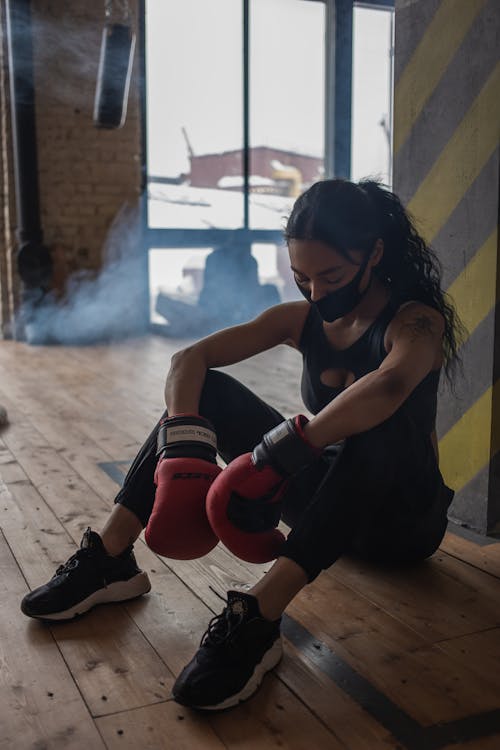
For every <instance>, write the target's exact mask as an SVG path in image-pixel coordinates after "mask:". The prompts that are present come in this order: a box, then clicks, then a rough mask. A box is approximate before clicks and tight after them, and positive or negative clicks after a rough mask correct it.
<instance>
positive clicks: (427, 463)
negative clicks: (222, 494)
mask: <svg viewBox="0 0 500 750" xmlns="http://www.w3.org/2000/svg"><path fill="white" fill-rule="evenodd" d="M199 413H200V414H201V415H202V416H203V417H205V418H206V419H208V420H209V421H210V422H211V423H212V425H213V427H214V429H215V432H216V434H217V443H218V451H219V453H220V455H221V456H222V458H223V459H224V461H226V463H229V461H232V460H233V459H234V458H236V456H239V455H241V454H242V453H247V452H249V451H251V450H252V449H253V448H254V446H255V445H256V444H257V443H259V442H260V440H261V439H262V436H263V435H264V433H266V432H267V431H268V430H270V429H271V428H272V427H275V426H276V425H277V424H279V423H280V422H282V421H283V420H284V419H285V417H283V415H282V414H280V413H279V412H278V411H276V409H273V408H272V407H271V406H269V405H268V404H266V403H265V402H264V401H262V400H261V399H260V398H258V397H257V396H256V395H255V394H254V393H252V391H250V390H249V389H248V388H246V387H245V386H244V385H242V384H241V383H239V382H238V381H237V380H235V379H234V378H232V377H231V376H229V375H226V374H225V373H223V372H219V371H217V370H209V371H208V372H207V376H206V379H205V383H204V386H203V390H202V394H201V399H200V406H199ZM157 430H158V425H156V427H155V428H154V430H153V432H152V433H151V435H150V436H149V437H148V439H147V440H146V442H145V443H144V445H143V446H142V448H141V450H140V451H139V453H138V454H137V456H136V458H135V460H134V462H133V464H132V466H131V467H130V469H129V472H128V474H127V476H126V477H125V480H124V483H123V487H122V489H121V490H120V492H119V493H118V495H117V497H116V500H115V502H117V503H121V504H122V505H124V506H125V507H126V508H128V509H129V510H131V511H132V512H133V513H134V514H135V515H136V516H137V517H138V518H139V519H140V521H141V523H142V524H143V526H146V524H147V522H148V519H149V516H150V515H151V510H152V507H153V502H154V496H155V485H154V482H153V475H154V470H155V467H156V463H157V459H156V435H157ZM452 499H453V492H452V491H451V490H450V489H448V488H447V487H446V486H445V485H444V483H443V480H442V477H441V474H440V472H439V469H438V466H437V463H436V458H435V454H434V450H433V448H432V443H431V440H430V437H429V436H424V435H422V433H421V431H419V430H418V429H417V428H416V426H415V424H414V422H413V421H412V419H411V418H410V417H409V416H408V415H407V414H405V412H404V409H403V408H402V409H399V410H398V411H397V412H396V413H395V414H394V415H393V416H392V417H390V418H389V419H387V420H386V421H385V422H383V423H382V424H380V425H378V426H377V427H374V428H373V429H371V430H368V431H366V432H363V433H360V434H358V435H354V436H352V437H350V438H347V440H345V441H344V443H343V446H342V447H341V448H339V447H337V446H332V447H330V448H327V449H326V450H325V451H324V453H323V455H322V456H321V457H320V458H318V459H317V460H316V461H315V462H314V463H313V464H312V465H310V466H309V467H308V468H307V469H305V470H303V471H301V472H299V473H298V474H296V475H295V476H294V477H292V479H291V480H290V482H289V485H288V489H287V492H286V493H285V496H284V500H283V511H282V518H283V521H284V522H285V523H286V524H287V525H289V526H290V527H291V532H290V534H289V535H288V538H287V541H286V543H285V545H284V548H283V550H282V556H284V557H289V558H290V559H292V560H294V561H295V562H296V563H298V565H300V566H301V567H302V568H303V569H304V570H305V572H306V574H307V576H308V580H309V581H312V580H313V579H314V578H315V577H316V576H317V575H318V574H319V573H320V572H321V570H323V569H325V568H328V567H330V565H332V564H333V563H334V562H335V561H336V560H337V559H338V558H339V557H340V556H341V555H342V554H345V553H354V554H357V555H359V556H361V557H364V558H367V559H371V560H376V561H378V562H391V563H398V564H402V563H411V562H415V561H417V560H422V559H424V558H426V557H429V556H430V555H432V554H433V553H434V552H435V551H436V549H437V548H438V546H439V544H440V542H441V540H442V538H443V536H444V533H445V531H446V525H447V515H446V512H447V509H448V506H449V504H450V503H451V500H452Z"/></svg>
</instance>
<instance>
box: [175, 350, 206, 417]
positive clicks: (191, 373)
mask: <svg viewBox="0 0 500 750" xmlns="http://www.w3.org/2000/svg"><path fill="white" fill-rule="evenodd" d="M206 374H207V365H206V362H205V359H204V357H203V355H202V354H201V352H199V351H197V349H196V347H190V348H188V349H183V350H182V351H181V352H178V353H177V354H174V356H173V357H172V362H171V365H170V370H169V372H168V375H167V380H166V383H165V403H166V405H167V411H168V413H169V414H170V415H171V416H174V415H175V414H197V413H198V409H199V405H200V396H201V391H202V389H203V383H204V382H205V376H206Z"/></svg>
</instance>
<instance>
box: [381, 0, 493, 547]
mask: <svg viewBox="0 0 500 750" xmlns="http://www.w3.org/2000/svg"><path fill="white" fill-rule="evenodd" d="M395 28H396V40H395V107H394V157H395V158H394V190H395V192H396V193H397V194H398V195H400V196H401V198H402V200H403V202H404V203H405V204H406V205H407V207H408V208H409V210H410V211H411V212H412V213H413V215H414V217H415V219H416V220H417V225H418V227H419V229H420V231H421V233H422V234H423V236H424V237H425V238H426V240H428V241H429V242H430V243H431V245H432V246H433V248H434V249H435V250H436V252H437V254H438V256H439V257H440V259H441V262H442V263H443V266H444V274H443V278H444V286H445V288H446V289H447V290H448V292H449V294H450V296H451V297H452V298H453V300H454V302H455V306H456V308H457V310H458V313H459V314H460V316H461V318H462V320H463V322H464V324H465V326H466V327H467V329H468V332H467V339H466V341H465V343H464V345H463V347H462V351H461V354H462V358H463V366H464V374H463V377H460V376H458V377H457V379H456V382H455V392H451V391H450V390H449V389H446V390H444V391H443V394H442V395H441V401H440V409H439V415H438V432H439V437H440V442H439V445H440V456H441V468H442V471H443V474H444V476H445V479H446V481H447V483H448V484H449V485H450V486H451V487H452V488H453V489H454V490H455V492H456V496H455V500H454V502H453V504H452V506H451V508H450V517H451V518H452V519H453V520H456V521H457V522H458V523H460V524H462V525H464V526H468V527H470V528H472V529H474V530H476V531H478V532H480V533H482V534H487V533H492V532H495V531H497V532H498V531H500V305H498V304H497V300H498V298H499V295H500V262H499V259H500V256H499V244H498V243H499V231H498V230H499V226H498V225H499V215H498V208H499V176H500V163H499V132H500V93H499V92H500V62H499V58H498V50H499V49H500V13H499V6H498V0H396V25H395Z"/></svg>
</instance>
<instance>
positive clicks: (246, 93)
mask: <svg viewBox="0 0 500 750" xmlns="http://www.w3.org/2000/svg"><path fill="white" fill-rule="evenodd" d="M249 118H250V9H249V0H243V227H244V229H248V228H249V191H250V122H249Z"/></svg>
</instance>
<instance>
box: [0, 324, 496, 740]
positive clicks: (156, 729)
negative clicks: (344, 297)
mask: <svg viewBox="0 0 500 750" xmlns="http://www.w3.org/2000/svg"><path fill="white" fill-rule="evenodd" d="M179 346H180V344H179V342H175V343H172V342H169V341H168V340H166V339H162V338H158V337H153V336H151V337H147V338H143V339H140V340H136V341H132V342H127V343H121V344H118V345H113V346H94V347H78V348H77V347H75V348H71V347H29V346H27V345H24V344H20V343H14V342H2V343H1V344H0V375H1V377H0V403H3V405H4V406H5V407H6V408H7V410H8V413H9V419H10V424H9V426H8V427H7V428H4V429H3V430H2V431H1V432H0V475H1V479H2V481H1V493H2V494H1V497H0V502H1V516H0V527H1V530H0V565H1V576H0V589H1V595H2V598H1V606H0V747H1V748H2V750H4V749H5V750H7V749H8V750H11V749H12V750H18V749H19V750H21V749H22V750H25V748H33V750H35V749H36V750H44V749H48V750H53V749H54V750H55V749H56V748H61V749H63V748H64V750H67V749H68V748H82V750H83V749H84V748H85V750H88V749H90V750H97V749H99V748H109V749H110V750H114V749H115V748H127V750H128V749H132V748H133V749H134V750H135V749H136V748H141V750H142V749H145V748H172V749H173V750H184V749H185V750H212V749H213V750H219V749H221V748H230V749H231V750H232V749H233V748H234V749H236V748H237V749H238V750H267V749H269V750H271V748H273V749H275V748H284V749H290V750H292V749H293V750H316V749H324V750H337V749H338V750H340V749H341V748H344V749H346V748H347V749H348V750H388V748H394V749H395V748H400V749H401V750H403V748H405V749H407V750H433V749H434V748H451V747H457V746H458V747H461V748H467V750H498V749H499V748H500V544H498V543H495V541H494V540H484V539H482V538H474V537H472V538H470V539H464V538H463V537H461V536H457V535H456V534H455V533H450V532H449V533H448V534H447V536H446V539H445V541H444V544H443V546H442V549H441V550H440V551H439V553H438V554H436V555H435V556H434V557H433V558H432V559H431V560H430V561H428V562H426V563H423V564H421V565H419V566H417V567H415V568H414V569H412V570H411V571H405V572H403V571H398V570H393V571H389V570H382V569H377V568H375V567H370V566H368V565H362V564H359V563H358V562H355V561H352V560H348V559H343V560H341V561H339V562H338V563H337V564H336V565H334V566H333V568H332V569H331V570H329V571H327V572H325V573H323V574H322V575H321V576H320V577H319V578H318V579H317V580H316V581H315V582H314V583H313V584H312V585H310V586H309V587H307V588H306V589H305V590H304V591H303V592H302V593H301V594H300V595H299V596H298V597H297V598H296V600H295V601H294V602H293V604H292V605H291V606H290V607H289V609H288V611H287V615H286V617H285V621H284V635H285V656H284V659H283V661H282V663H281V664H280V666H279V667H278V668H277V669H276V670H275V672H274V673H273V674H272V675H269V676H268V677H266V679H265V682H264V684H263V686H262V688H261V690H260V691H259V692H258V694H257V695H256V696H255V697H254V698H252V699H251V700H250V701H248V702H247V703H245V704H243V705H242V706H240V707H239V708H237V709H234V710H232V711H228V712H224V713H221V714H217V715H213V716H205V715H199V714H197V713H195V712H191V711H189V710H186V709H183V708H182V707H180V706H178V705H177V704H176V703H174V702H173V701H172V699H171V698H170V689H171V686H172V683H173V680H174V676H175V675H176V674H177V673H178V672H179V670H180V669H181V667H182V666H183V665H184V664H185V662H186V661H187V660H188V659H189V658H190V657H191V655H192V653H193V651H194V650H195V648H196V647H197V645H198V642H199V638H200V636H201V634H202V632H203V630H204V629H205V626H206V624H207V621H208V619H209V618H210V617H211V616H212V614H213V613H217V612H219V611H220V608H221V602H220V600H219V599H218V598H217V596H216V594H215V593H214V592H213V591H212V589H211V588H210V586H212V587H213V588H214V589H215V590H216V591H219V592H220V593H221V594H225V592H226V590H227V589H228V588H232V587H241V586H245V585H248V584H251V583H252V582H253V581H254V580H255V579H256V578H257V577H258V576H259V575H260V574H261V572H262V571H263V570H265V569H266V566H250V565H245V564H243V563H241V562H240V561H238V560H236V559H235V558H233V557H232V556H231V555H230V554H229V553H228V552H226V551H225V550H224V549H223V548H222V547H221V546H220V545H219V547H218V548H216V550H215V551H214V552H213V553H211V554H210V555H208V556H207V557H205V558H203V559H201V560H196V561H192V562H176V561H170V560H164V559H161V558H158V557H157V556H155V555H154V554H153V553H152V552H150V551H149V550H148V549H147V547H146V546H145V545H144V544H143V543H142V541H141V542H139V543H138V544H137V545H136V547H137V557H138V560H139V563H140V565H141V566H142V567H143V568H144V569H145V570H147V572H148V574H149V575H150V577H151V579H152V583H153V589H152V592H151V593H150V594H149V595H147V596H145V597H142V598H141V599H139V600H137V601H134V602H131V603H129V604H127V605H124V606H118V605H108V606H103V607H100V608H97V609H96V610H94V611H93V612H91V613H90V614H88V615H87V616H86V617H84V618H82V619H81V620H79V621H77V622H73V623H69V624H62V625H54V626H51V627H48V626H46V625H43V624H41V623H38V622H36V621H31V620H29V619H27V618H25V617H24V616H23V615H22V614H21V612H20V610H19V602H20V599H21V598H22V596H23V595H24V594H25V592H26V591H27V590H28V589H29V588H33V587H35V586H37V585H39V584H40V583H42V582H44V581H45V580H47V579H48V578H49V577H50V576H51V575H52V574H53V572H54V569H55V567H56V566H57V565H58V564H59V563H60V562H62V561H64V560H65V559H66V558H67V557H68V556H69V555H70V554H71V553H72V552H73V551H74V549H75V544H76V543H78V542H79V540H80V537H81V535H82V532H83V531H84V530H85V528H86V527H87V525H91V526H92V527H94V528H96V529H97V530H99V528H100V526H101V524H102V523H103V521H104V519H105V518H106V516H107V514H108V512H109V509H110V507H111V505H112V501H113V497H114V495H115V493H116V491H117V489H118V484H117V482H119V481H120V479H121V477H122V476H123V472H124V470H126V467H127V465H128V463H129V462H130V460H131V459H132V457H133V456H134V454H135V452H136V450H137V448H138V447H139V445H140V444H141V442H142V439H143V438H144V436H145V435H146V434H147V433H148V432H149V430H150V429H151V427H152V425H153V424H154V422H155V420H156V418H157V417H158V415H159V413H160V411H161V409H162V392H163V382H164V378H165V374H166V371H167V369H168V366H169V361H170V357H171V354H172V353H173V351H174V350H175V349H176V348H179ZM299 366H300V363H299V359H298V356H297V354H296V353H295V352H293V351H291V350H288V349H286V348H285V347H281V348H279V349H278V350H277V351H274V352H272V353H266V354H265V355H261V356H259V357H256V358H254V359H253V360H251V361H249V362H248V363H245V364H244V365H238V366H236V367H233V368H230V371H231V372H232V373H233V374H235V375H236V376H237V377H239V378H241V379H242V380H243V381H244V382H245V383H246V384H247V385H249V386H250V387H252V388H254V389H255V390H256V391H257V392H258V393H259V394H260V395H261V396H263V397H264V398H267V399H269V400H270V401H271V402H272V403H273V404H274V405H275V406H276V407H277V408H278V409H280V410H281V411H282V412H283V413H284V414H285V415H292V414H294V413H297V411H298V410H301V411H302V410H303V407H302V405H301V402H300V400H299V391H298V372H299ZM484 542H488V543H487V544H485V543H484Z"/></svg>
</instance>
